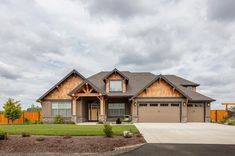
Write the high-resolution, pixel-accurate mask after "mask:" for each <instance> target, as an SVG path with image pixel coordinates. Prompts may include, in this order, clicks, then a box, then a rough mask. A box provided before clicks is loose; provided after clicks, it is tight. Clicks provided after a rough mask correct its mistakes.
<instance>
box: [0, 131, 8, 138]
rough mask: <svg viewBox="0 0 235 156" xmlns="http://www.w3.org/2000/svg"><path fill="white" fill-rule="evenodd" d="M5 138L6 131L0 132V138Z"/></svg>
mask: <svg viewBox="0 0 235 156" xmlns="http://www.w3.org/2000/svg"><path fill="white" fill-rule="evenodd" d="M6 139H7V132H0V140H6Z"/></svg>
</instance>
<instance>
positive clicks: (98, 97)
mask: <svg viewBox="0 0 235 156" xmlns="http://www.w3.org/2000/svg"><path fill="white" fill-rule="evenodd" d="M197 86H199V84H197V83H194V82H192V81H189V80H186V79H183V78H181V77H178V76H176V75H155V74H152V73H150V72H130V71H119V70H117V69H114V70H112V71H101V72H99V73H96V74H95V75H92V76H91V77H88V78H85V77H84V76H82V75H81V74H80V73H79V72H78V71H76V70H73V71H72V72H70V73H69V74H68V75H66V76H65V77H64V78H63V79H62V80H61V81H59V82H58V83H57V84H56V85H54V86H53V87H52V88H51V89H49V90H48V91H47V92H46V93H45V94H43V95H42V96H41V97H40V98H39V99H38V100H37V101H38V102H40V103H41V105H42V115H43V121H44V122H52V121H53V117H54V116H55V115H58V114H59V115H62V116H63V117H64V119H65V120H67V121H71V120H72V121H74V122H75V123H80V122H88V121H113V120H116V119H117V118H124V117H129V118H130V119H131V120H132V121H133V122H210V103H211V102H212V101H214V99H212V98H209V97H207V96H205V95H202V94H200V93H198V92H197V91H196V88H197Z"/></svg>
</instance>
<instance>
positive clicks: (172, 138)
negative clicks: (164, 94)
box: [135, 123, 235, 144]
mask: <svg viewBox="0 0 235 156" xmlns="http://www.w3.org/2000/svg"><path fill="white" fill-rule="evenodd" d="M135 125H136V127H137V128H138V129H139V131H140V132H141V133H142V134H143V136H144V138H145V140H146V141H147V143H182V144H185V143H191V144H235V139H234V138H235V126H228V125H222V124H214V123H136V124H135Z"/></svg>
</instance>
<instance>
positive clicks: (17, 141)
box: [0, 135, 145, 153]
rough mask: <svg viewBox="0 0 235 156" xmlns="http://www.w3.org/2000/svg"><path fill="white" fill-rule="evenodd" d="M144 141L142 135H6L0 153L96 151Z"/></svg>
mask: <svg viewBox="0 0 235 156" xmlns="http://www.w3.org/2000/svg"><path fill="white" fill-rule="evenodd" d="M140 143H145V140H144V138H143V137H142V136H138V137H137V136H133V137H132V138H124V137H122V136H116V137H111V138H108V137H103V136H89V137H88V136H80V137H78V136H73V137H70V136H31V137H22V136H19V135H17V136H8V139H7V140H0V153H19V152H20V153H45V152H49V153H96V152H106V151H111V150H113V149H114V148H115V147H122V146H128V145H135V144H140Z"/></svg>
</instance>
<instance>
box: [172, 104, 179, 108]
mask: <svg viewBox="0 0 235 156" xmlns="http://www.w3.org/2000/svg"><path fill="white" fill-rule="evenodd" d="M171 107H179V104H176V103H172V104H171Z"/></svg>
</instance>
